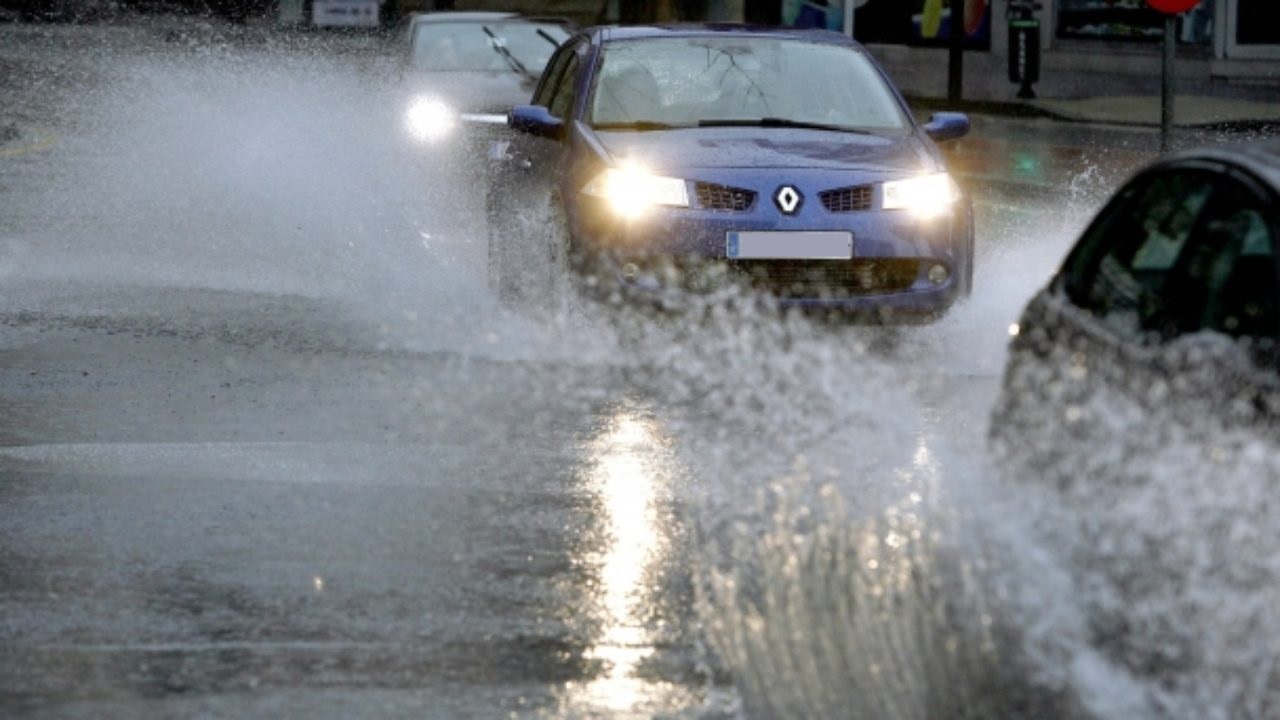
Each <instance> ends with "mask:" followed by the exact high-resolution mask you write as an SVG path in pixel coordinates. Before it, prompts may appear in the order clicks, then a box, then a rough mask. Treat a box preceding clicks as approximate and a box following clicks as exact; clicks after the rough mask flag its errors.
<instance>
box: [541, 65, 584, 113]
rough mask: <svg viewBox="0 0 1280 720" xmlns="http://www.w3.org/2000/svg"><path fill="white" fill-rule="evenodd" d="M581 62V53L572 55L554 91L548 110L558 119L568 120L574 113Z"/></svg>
mask: <svg viewBox="0 0 1280 720" xmlns="http://www.w3.org/2000/svg"><path fill="white" fill-rule="evenodd" d="M581 62H582V53H581V52H578V51H576V50H575V51H574V52H572V53H570V54H569V62H568V63H567V64H566V65H565V69H564V72H563V73H562V74H561V75H560V78H559V82H557V83H556V87H555V89H554V90H552V93H551V102H550V103H549V104H548V105H547V109H549V110H550V111H551V114H552V115H555V116H556V117H558V118H561V119H565V120H567V119H568V118H569V115H570V114H572V112H573V100H574V98H575V97H577V93H576V92H575V89H576V88H577V86H578V68H579V66H580V65H581Z"/></svg>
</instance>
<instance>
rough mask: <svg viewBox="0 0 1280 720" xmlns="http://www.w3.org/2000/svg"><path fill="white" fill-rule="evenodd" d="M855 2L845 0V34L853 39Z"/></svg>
mask: <svg viewBox="0 0 1280 720" xmlns="http://www.w3.org/2000/svg"><path fill="white" fill-rule="evenodd" d="M853 5H854V0H844V34H845V35H848V36H849V37H853V10H854V8H853Z"/></svg>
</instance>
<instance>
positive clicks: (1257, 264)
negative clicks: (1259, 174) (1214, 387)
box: [1171, 180, 1277, 338]
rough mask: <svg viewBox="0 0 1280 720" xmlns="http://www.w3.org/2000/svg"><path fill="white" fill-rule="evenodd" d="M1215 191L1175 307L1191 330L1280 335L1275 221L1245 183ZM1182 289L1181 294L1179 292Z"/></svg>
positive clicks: (1180, 278) (1180, 277)
mask: <svg viewBox="0 0 1280 720" xmlns="http://www.w3.org/2000/svg"><path fill="white" fill-rule="evenodd" d="M1234 184H1235V182H1234V181H1231V180H1226V181H1224V182H1223V184H1222V186H1220V187H1219V189H1218V191H1216V192H1215V193H1214V197H1213V201H1212V202H1211V203H1210V205H1209V206H1208V207H1207V208H1206V210H1205V212H1204V217H1203V218H1202V231H1201V232H1200V233H1199V234H1198V238H1197V243H1196V245H1195V246H1194V247H1192V248H1191V249H1190V250H1189V252H1188V253H1187V257H1186V258H1185V260H1184V263H1183V267H1182V269H1181V270H1182V271H1181V272H1180V273H1179V274H1178V275H1176V276H1175V281H1181V285H1182V286H1183V287H1177V286H1175V287H1173V288H1171V290H1172V291H1173V292H1174V295H1173V298H1174V300H1175V303H1174V307H1175V310H1176V309H1177V308H1178V304H1179V303H1181V304H1184V305H1185V308H1186V309H1185V311H1184V312H1179V313H1176V314H1177V316H1178V320H1179V322H1180V323H1181V324H1182V325H1183V326H1184V327H1185V329H1186V330H1187V331H1194V330H1199V329H1209V330H1214V331H1217V332H1220V333H1223V334H1226V335H1230V336H1232V337H1253V338H1271V337H1274V336H1275V334H1276V329H1277V318H1276V285H1277V282H1276V277H1277V276H1276V258H1275V250H1274V248H1275V240H1276V239H1275V238H1274V237H1273V235H1272V227H1273V225H1272V223H1270V222H1268V218H1267V209H1266V207H1265V206H1264V205H1263V204H1262V203H1261V202H1260V201H1259V198H1258V197H1257V196H1256V195H1254V194H1253V193H1251V192H1248V189H1247V188H1244V187H1227V186H1226V185H1234ZM1179 291H1181V292H1179Z"/></svg>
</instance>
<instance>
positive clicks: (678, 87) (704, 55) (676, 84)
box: [589, 36, 909, 134]
mask: <svg viewBox="0 0 1280 720" xmlns="http://www.w3.org/2000/svg"><path fill="white" fill-rule="evenodd" d="M765 118H771V119H784V120H789V121H794V122H803V123H816V124H822V125H833V126H837V127H848V128H850V129H859V130H873V131H878V132H883V133H886V134H893V133H902V132H906V130H907V128H908V127H909V120H908V118H907V116H906V114H905V113H904V112H903V110H902V108H901V105H900V103H899V102H898V100H897V98H896V96H895V95H894V93H893V91H892V90H891V89H890V87H889V85H888V83H887V82H886V81H885V80H884V78H883V77H882V76H881V75H880V73H879V71H878V70H877V69H876V67H875V65H874V64H873V63H872V62H871V61H870V60H869V59H868V58H867V57H866V56H865V55H864V54H863V53H861V52H858V51H857V50H855V49H853V48H850V47H846V46H843V45H835V44H828V43H815V42H807V41H802V40H791V39H785V38H771V37H739V36H731V37H674V38H659V39H647V40H627V41H619V42H614V43H611V44H609V45H608V46H606V47H605V50H604V54H603V59H602V61H601V65H600V71H599V72H598V73H597V77H596V81H595V87H594V91H593V94H592V97H591V103H590V117H589V120H590V122H591V123H592V124H593V126H596V127H611V126H613V127H617V126H625V125H628V124H637V123H641V124H643V123H661V124H664V125H676V126H696V125H698V124H699V123H715V122H717V121H719V122H727V123H734V122H737V123H749V122H752V121H760V120H762V119H765Z"/></svg>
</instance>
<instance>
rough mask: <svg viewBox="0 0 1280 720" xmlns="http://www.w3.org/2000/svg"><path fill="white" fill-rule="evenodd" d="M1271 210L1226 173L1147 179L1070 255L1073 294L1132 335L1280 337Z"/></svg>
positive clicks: (1105, 214)
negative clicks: (1214, 333)
mask: <svg viewBox="0 0 1280 720" xmlns="http://www.w3.org/2000/svg"><path fill="white" fill-rule="evenodd" d="M1267 212H1268V211H1267V210H1266V203H1265V200H1264V199H1262V198H1260V197H1259V196H1258V195H1257V193H1255V192H1253V191H1252V190H1251V189H1250V188H1248V187H1247V186H1245V185H1244V184H1242V183H1240V182H1239V181H1236V180H1234V179H1232V178H1230V177H1229V176H1227V175H1226V174H1223V173H1221V172H1212V171H1209V170H1204V169H1181V170H1172V171H1166V172H1163V173H1160V174H1158V175H1153V176H1149V177H1146V178H1143V179H1139V180H1138V181H1136V182H1135V183H1134V184H1133V185H1132V186H1130V187H1129V188H1127V189H1126V190H1124V191H1122V192H1121V194H1120V195H1119V196H1118V197H1117V199H1116V200H1115V201H1114V202H1113V203H1112V204H1111V205H1110V206H1108V207H1107V208H1106V209H1105V210H1104V211H1103V212H1102V214H1101V215H1100V216H1099V218H1098V219H1097V220H1096V221H1095V222H1094V223H1093V225H1092V226H1091V227H1090V228H1089V230H1087V231H1086V233H1085V236H1084V238H1083V240H1082V241H1081V243H1080V246H1079V248H1078V249H1077V251H1076V252H1075V253H1073V254H1072V256H1071V258H1069V259H1068V261H1067V264H1066V269H1065V275H1066V277H1065V286H1066V290H1067V292H1068V295H1069V296H1070V297H1071V299H1072V301H1073V302H1074V303H1075V304H1077V305H1079V306H1081V307H1083V308H1085V309H1087V310H1089V311H1091V312H1092V313H1093V314H1094V315H1095V316H1097V317H1098V318H1100V319H1101V320H1102V321H1103V323H1104V324H1105V325H1107V326H1108V327H1109V328H1111V329H1112V330H1113V331H1115V332H1117V333H1119V334H1120V335H1122V336H1125V337H1129V338H1133V339H1143V340H1152V341H1162V340H1169V339H1172V338H1173V337H1177V336H1179V335H1183V334H1186V333H1192V332H1197V331H1200V330H1205V329H1208V330H1214V331H1217V332H1222V333H1225V334H1228V335H1231V336H1232V337H1237V338H1239V337H1255V338H1256V337H1265V338H1273V337H1274V336H1275V334H1276V329H1277V318H1276V307H1275V294H1276V285H1277V274H1276V264H1275V263H1276V260H1275V256H1274V244H1275V238H1274V237H1272V230H1271V227H1272V226H1271V223H1270V221H1269V219H1268V216H1267Z"/></svg>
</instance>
